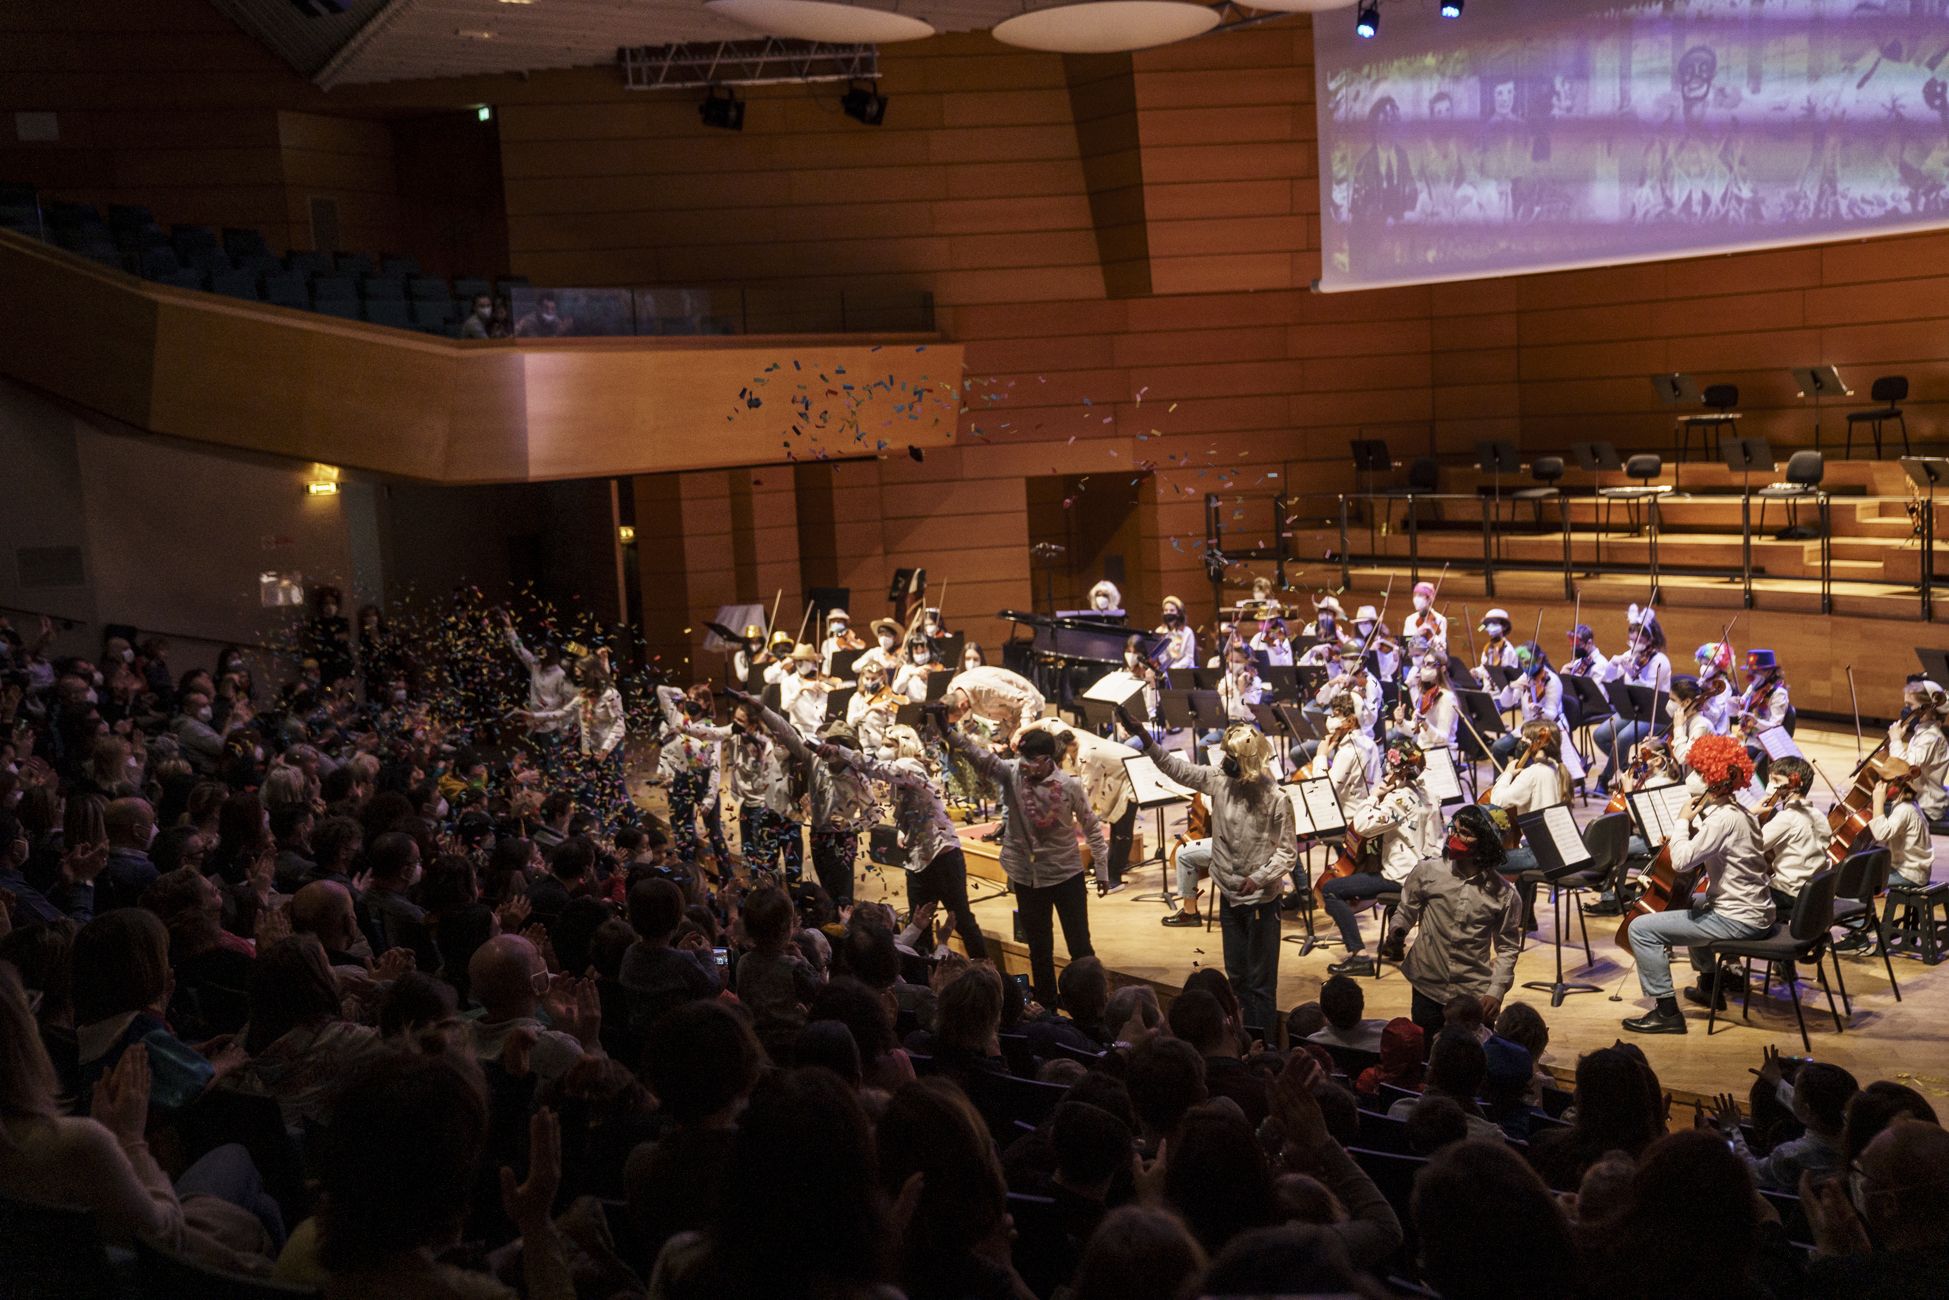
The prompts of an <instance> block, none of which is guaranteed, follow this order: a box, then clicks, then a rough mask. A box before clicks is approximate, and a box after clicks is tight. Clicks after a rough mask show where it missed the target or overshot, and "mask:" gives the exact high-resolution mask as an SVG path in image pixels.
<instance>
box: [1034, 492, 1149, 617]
mask: <svg viewBox="0 0 1949 1300" xmlns="http://www.w3.org/2000/svg"><path fill="white" fill-rule="evenodd" d="M1148 478H1149V476H1148V475H1140V476H1132V475H1130V474H1127V473H1125V474H1117V473H1109V474H1050V475H1043V476H1039V477H1036V478H1031V479H1029V480H1027V485H1026V486H1027V497H1028V512H1029V556H1030V560H1029V574H1030V579H1031V583H1032V587H1033V593H1034V599H1035V609H1036V612H1037V613H1040V614H1048V613H1052V612H1054V611H1055V610H1059V609H1084V608H1087V607H1088V605H1089V590H1090V588H1091V587H1093V586H1095V585H1096V584H1097V583H1098V582H1100V581H1102V580H1103V579H1105V578H1107V579H1109V580H1110V581H1111V582H1114V583H1115V584H1116V585H1117V587H1118V588H1119V589H1120V590H1122V592H1123V601H1124V607H1125V608H1126V609H1148V608H1149V607H1150V604H1151V601H1150V600H1149V599H1148V593H1145V592H1142V591H1133V590H1132V586H1133V584H1134V583H1136V582H1138V581H1139V565H1138V564H1137V562H1136V561H1137V555H1138V547H1139V545H1140V543H1141V541H1142V536H1143V534H1142V530H1141V528H1140V527H1139V515H1138V509H1137V504H1138V501H1139V499H1140V498H1141V496H1142V495H1143V493H1144V491H1145V488H1146V486H1147V484H1148ZM1056 548H1060V549H1059V550H1058V549H1056Z"/></svg>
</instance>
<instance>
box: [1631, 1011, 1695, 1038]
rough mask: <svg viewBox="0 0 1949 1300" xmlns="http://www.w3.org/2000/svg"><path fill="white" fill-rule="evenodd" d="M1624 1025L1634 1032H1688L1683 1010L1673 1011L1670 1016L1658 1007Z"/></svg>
mask: <svg viewBox="0 0 1949 1300" xmlns="http://www.w3.org/2000/svg"><path fill="white" fill-rule="evenodd" d="M1624 1027H1625V1028H1626V1029H1628V1030H1630V1031H1631V1032H1632V1033H1634V1034H1683V1033H1686V1032H1688V1031H1687V1029H1686V1028H1685V1016H1684V1014H1683V1013H1682V1012H1673V1013H1672V1014H1671V1015H1669V1016H1668V1015H1666V1014H1664V1013H1663V1012H1661V1011H1659V1010H1658V1009H1657V1008H1656V1007H1654V1008H1652V1009H1651V1010H1650V1011H1647V1012H1646V1013H1645V1014H1643V1015H1641V1016H1639V1017H1637V1018H1636V1019H1635V1020H1627V1021H1625V1022H1624Z"/></svg>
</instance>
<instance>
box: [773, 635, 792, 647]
mask: <svg viewBox="0 0 1949 1300" xmlns="http://www.w3.org/2000/svg"><path fill="white" fill-rule="evenodd" d="M771 648H772V650H773V651H780V650H790V649H791V648H792V634H791V633H790V632H774V633H772V634H771Z"/></svg>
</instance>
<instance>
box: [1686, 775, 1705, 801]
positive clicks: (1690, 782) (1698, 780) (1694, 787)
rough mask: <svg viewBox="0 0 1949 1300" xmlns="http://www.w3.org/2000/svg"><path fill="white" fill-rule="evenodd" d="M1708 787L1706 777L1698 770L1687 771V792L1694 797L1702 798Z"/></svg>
mask: <svg viewBox="0 0 1949 1300" xmlns="http://www.w3.org/2000/svg"><path fill="white" fill-rule="evenodd" d="M1707 789H1708V787H1707V786H1706V783H1705V778H1704V777H1702V776H1700V775H1699V774H1698V773H1697V772H1687V773H1686V774H1685V793H1686V794H1689V795H1691V796H1692V797H1693V798H1694V799H1700V798H1704V796H1705V793H1706V790H1707Z"/></svg>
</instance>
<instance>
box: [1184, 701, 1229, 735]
mask: <svg viewBox="0 0 1949 1300" xmlns="http://www.w3.org/2000/svg"><path fill="white" fill-rule="evenodd" d="M1187 694H1189V695H1190V697H1191V716H1192V717H1193V718H1195V719H1196V720H1197V723H1198V726H1199V728H1200V730H1199V733H1198V734H1199V735H1201V736H1202V735H1203V734H1205V732H1210V731H1217V732H1223V731H1224V730H1225V727H1226V725H1227V724H1228V723H1230V722H1231V719H1230V718H1228V717H1226V716H1225V706H1224V705H1222V704H1220V703H1219V702H1218V692H1217V691H1190V692H1187Z"/></svg>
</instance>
